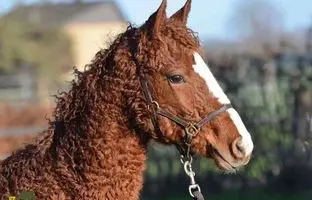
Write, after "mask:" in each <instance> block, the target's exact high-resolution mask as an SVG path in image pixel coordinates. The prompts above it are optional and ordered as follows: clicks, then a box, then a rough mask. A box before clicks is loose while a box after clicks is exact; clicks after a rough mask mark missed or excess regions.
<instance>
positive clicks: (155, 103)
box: [147, 101, 160, 110]
mask: <svg viewBox="0 0 312 200" xmlns="http://www.w3.org/2000/svg"><path fill="white" fill-rule="evenodd" d="M151 105H154V106H155V107H156V110H159V108H160V106H159V103H158V102H157V101H152V104H151ZM151 105H147V109H148V110H151Z"/></svg>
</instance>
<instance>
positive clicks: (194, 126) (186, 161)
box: [140, 76, 232, 200]
mask: <svg viewBox="0 0 312 200" xmlns="http://www.w3.org/2000/svg"><path fill="white" fill-rule="evenodd" d="M140 82H141V87H142V90H143V93H144V96H145V99H146V101H147V105H148V110H149V112H150V114H151V119H152V123H153V126H154V130H155V132H156V133H158V134H160V135H162V134H161V130H160V127H159V121H158V118H157V116H158V115H160V116H163V117H166V118H168V119H170V120H171V121H173V122H175V123H176V124H178V125H179V126H180V127H181V128H183V130H184V141H183V142H182V144H178V145H177V148H178V150H179V152H180V154H181V163H182V164H183V166H184V171H185V173H186V174H187V175H188V176H189V178H190V185H189V193H190V195H191V196H192V197H193V199H194V200H204V197H203V195H202V194H201V190H200V187H199V185H198V184H196V181H195V172H194V171H193V170H192V161H193V158H192V155H191V143H192V140H193V138H194V137H196V136H197V135H198V133H199V132H200V131H201V128H202V127H203V126H205V125H206V124H208V123H209V122H210V121H211V120H213V119H214V118H216V117H217V116H218V115H219V114H221V113H223V112H225V111H226V110H228V109H230V108H232V105H231V104H225V105H223V106H222V107H221V108H219V109H218V110H216V111H213V112H211V113H209V114H208V115H207V117H205V118H203V119H202V120H200V121H199V122H197V123H193V122H191V121H188V120H185V119H183V118H181V117H178V116H177V115H174V114H172V113H170V112H169V111H167V110H164V109H163V108H161V106H160V105H159V103H158V102H157V101H155V100H153V98H152V95H151V92H150V90H149V88H148V83H147V80H146V78H145V77H143V76H141V78H140Z"/></svg>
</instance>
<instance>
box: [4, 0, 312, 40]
mask: <svg viewBox="0 0 312 200" xmlns="http://www.w3.org/2000/svg"><path fill="white" fill-rule="evenodd" d="M16 1H18V0H15V1H14V0H0V12H7V11H8V10H10V8H11V7H12V5H13V3H14V2H16ZM38 1H39V0H24V1H23V2H26V3H33V2H38ZM52 1H54V2H57V1H61V0H52ZM63 1H66V0H63ZM67 1H68V0H67ZM242 1H246V2H247V1H252V0H193V4H192V11H191V13H190V16H189V26H190V27H191V28H192V29H193V30H194V31H195V32H198V33H199V36H200V37H201V38H204V40H205V39H222V40H231V39H235V37H236V35H235V30H233V29H235V27H233V26H231V19H232V17H233V13H234V11H235V9H236V8H237V3H238V2H242ZM268 1H270V2H271V3H272V4H273V5H274V6H275V7H276V8H277V9H278V10H279V12H280V13H281V14H282V15H283V18H284V21H285V22H284V29H285V30H286V31H291V32H293V31H295V30H302V29H303V28H305V27H308V26H309V25H311V24H312V0H268ZM116 2H117V3H118V5H119V7H120V8H121V10H122V12H123V13H124V15H125V16H126V17H127V19H128V20H129V21H130V22H131V23H134V24H136V25H140V24H142V23H143V22H144V21H145V20H146V19H147V18H148V17H149V16H150V14H151V13H152V12H154V11H155V10H156V9H157V8H158V7H159V5H160V3H161V0H116ZM184 3H185V0H168V10H167V13H168V16H170V15H171V14H173V13H174V12H175V11H177V10H178V9H180V8H181V7H182V6H183V4H184Z"/></svg>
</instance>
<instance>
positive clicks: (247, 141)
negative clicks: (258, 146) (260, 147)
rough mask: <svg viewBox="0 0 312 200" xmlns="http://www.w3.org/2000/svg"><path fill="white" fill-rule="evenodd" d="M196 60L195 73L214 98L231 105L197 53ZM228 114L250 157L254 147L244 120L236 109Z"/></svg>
mask: <svg viewBox="0 0 312 200" xmlns="http://www.w3.org/2000/svg"><path fill="white" fill-rule="evenodd" d="M194 59H195V63H196V64H195V65H193V69H194V71H195V72H196V73H197V74H198V75H199V76H200V77H202V78H203V79H204V80H205V82H206V85H207V87H208V89H209V91H210V92H211V93H212V94H213V96H214V97H216V98H217V99H218V101H219V102H220V103H221V104H229V103H231V102H230V100H229V98H228V97H227V96H226V94H225V93H224V91H223V90H222V88H221V87H220V85H219V83H218V82H217V80H216V78H215V77H214V76H213V74H212V73H211V71H210V69H209V67H208V66H207V65H206V63H205V61H204V60H203V58H202V57H201V56H200V55H199V54H198V53H197V52H195V53H194ZM227 112H228V113H229V115H230V118H231V119H232V121H233V123H234V124H235V126H236V128H237V131H238V132H239V134H240V135H241V136H242V146H243V148H244V150H245V152H246V155H250V154H251V152H252V150H253V147H254V146H253V142H252V139H251V136H250V134H249V132H248V131H247V129H246V127H245V125H244V123H243V122H242V119H241V118H240V116H239V114H238V113H237V112H236V110H235V109H234V108H230V109H228V110H227Z"/></svg>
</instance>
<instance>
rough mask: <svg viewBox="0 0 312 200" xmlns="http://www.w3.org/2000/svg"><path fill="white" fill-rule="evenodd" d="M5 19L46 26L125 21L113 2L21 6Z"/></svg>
mask: <svg viewBox="0 0 312 200" xmlns="http://www.w3.org/2000/svg"><path fill="white" fill-rule="evenodd" d="M5 17H12V18H14V19H17V20H26V21H28V22H33V23H40V24H42V25H47V26H59V25H66V24H72V23H95V22H112V21H125V19H124V16H123V15H122V13H121V11H120V9H119V8H118V6H117V5H116V4H115V3H114V2H113V1H97V2H85V3H57V4H55V3H54V4H52V3H48V4H34V5H27V6H24V5H22V6H18V7H16V8H15V9H13V10H12V11H11V12H10V13H8V14H7V15H6V16H5Z"/></svg>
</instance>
